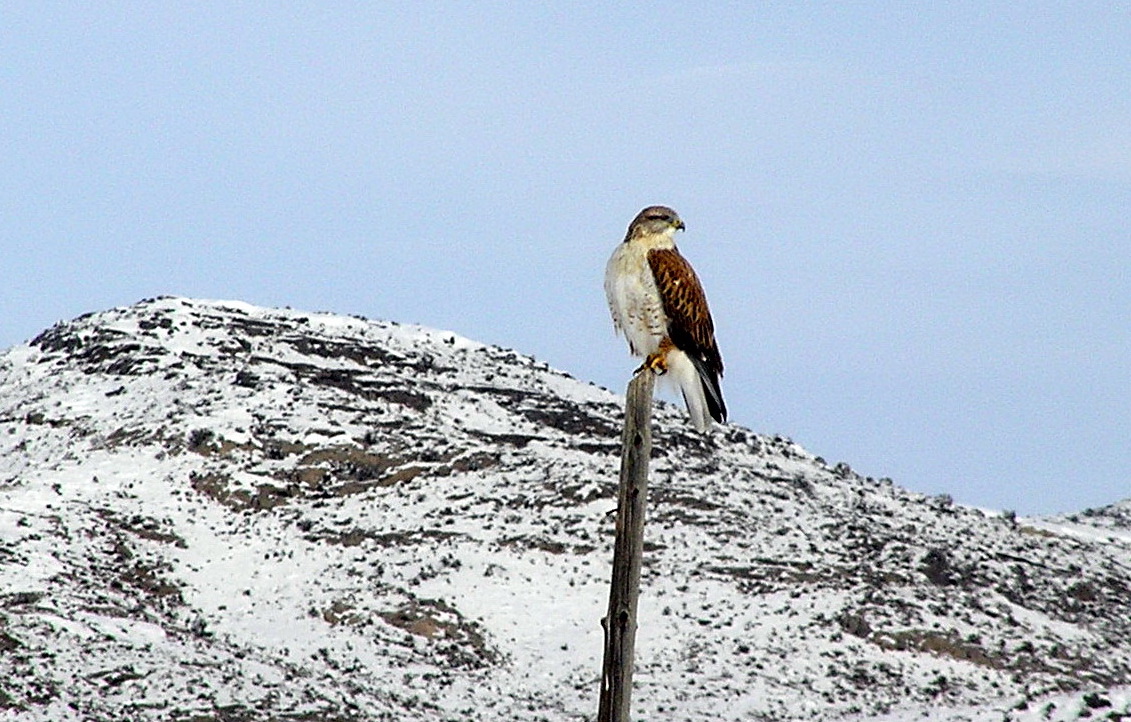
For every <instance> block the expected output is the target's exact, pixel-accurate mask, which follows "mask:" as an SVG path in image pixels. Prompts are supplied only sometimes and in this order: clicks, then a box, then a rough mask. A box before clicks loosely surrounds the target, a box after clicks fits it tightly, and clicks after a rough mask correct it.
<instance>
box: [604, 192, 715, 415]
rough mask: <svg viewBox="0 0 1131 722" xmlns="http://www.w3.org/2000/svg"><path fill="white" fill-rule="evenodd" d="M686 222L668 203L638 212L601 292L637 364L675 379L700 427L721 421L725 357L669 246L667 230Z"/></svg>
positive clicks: (689, 274)
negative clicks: (639, 361)
mask: <svg viewBox="0 0 1131 722" xmlns="http://www.w3.org/2000/svg"><path fill="white" fill-rule="evenodd" d="M684 228H685V226H684V224H683V221H682V220H680V217H679V215H678V214H676V212H675V211H673V210H672V209H671V208H668V207H666V206H649V207H648V208H645V209H644V210H642V211H640V213H639V214H637V216H636V218H634V219H633V220H632V223H630V224H629V226H628V233H627V234H626V235H625V237H624V242H623V243H621V244H620V245H619V246H617V249H616V250H615V251H613V255H612V257H611V258H609V263H608V265H607V266H606V267H605V295H606V296H608V299H609V310H611V311H612V314H613V325H614V326H615V327H616V330H617V331H618V332H621V333H623V334H624V335H625V338H626V339H627V340H628V349H629V351H630V352H631V353H632V355H634V356H643V357H644V364H643V365H642V366H641V367H640V368H641V369H643V368H650V369H652V371H653V372H655V373H656V374H657V375H660V374H663V375H665V376H666V378H668V379H669V380H670V381H672V382H674V384H675V386H676V387H677V388H678V389H679V390H680V392H681V393H682V394H683V400H684V402H685V403H686V404H687V412H688V414H690V416H691V422H692V424H694V426H695V428H696V429H698V430H699V431H706V430H707V429H709V428H710V425H711V419H714V420H715V421H718V422H719V423H723V422H724V421H726V416H727V409H726V405H725V404H724V403H723V393H722V389H720V388H719V377H720V376H722V374H723V360H722V357H721V356H720V355H719V347H718V346H717V345H716V343H715V325H714V323H713V322H712V321H711V310H710V309H709V308H708V307H707V296H706V294H704V293H703V286H702V285H701V284H700V283H699V278H698V277H697V276H696V275H695V271H694V270H692V268H691V264H690V263H688V262H687V260H686V259H685V258H684V257H683V256H681V255H680V254H679V249H677V248H676V246H675V240H674V238H673V236H674V235H675V232H676V231H682V230H684Z"/></svg>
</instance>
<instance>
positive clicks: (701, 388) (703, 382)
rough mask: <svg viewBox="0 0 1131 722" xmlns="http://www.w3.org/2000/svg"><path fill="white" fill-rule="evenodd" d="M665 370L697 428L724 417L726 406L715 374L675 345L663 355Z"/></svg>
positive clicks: (705, 426)
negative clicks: (675, 347) (666, 368)
mask: <svg viewBox="0 0 1131 722" xmlns="http://www.w3.org/2000/svg"><path fill="white" fill-rule="evenodd" d="M666 361H667V367H668V373H667V374H665V376H667V377H668V378H670V379H671V381H673V382H674V383H675V385H676V386H677V387H678V388H679V390H680V393H681V394H682V395H683V401H684V403H685V404H687V413H688V415H690V416H691V423H692V424H693V425H694V426H695V428H696V429H698V430H699V431H706V430H707V429H709V428H710V427H711V419H714V420H715V421H718V422H719V423H722V422H724V421H726V406H725V405H724V404H723V396H722V392H721V391H720V390H719V382H718V377H717V376H716V375H714V374H712V373H710V370H709V369H707V368H706V367H705V366H703V364H702V363H701V362H696V360H695V359H694V357H692V356H690V355H689V354H686V353H684V352H683V351H680V350H678V349H675V350H673V351H671V352H669V353H668V355H667V359H666ZM661 378H662V377H661Z"/></svg>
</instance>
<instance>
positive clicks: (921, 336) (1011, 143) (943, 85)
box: [0, 1, 1131, 513]
mask: <svg viewBox="0 0 1131 722" xmlns="http://www.w3.org/2000/svg"><path fill="white" fill-rule="evenodd" d="M640 5H641V4H640V3H609V2H603V3H588V4H582V3H569V4H564V3H563V4H553V5H539V4H533V3H531V4H520V3H513V2H508V3H454V2H453V3H423V2H404V3H368V2H355V3H344V2H341V3H318V4H308V5H304V6H299V5H297V4H287V3H268V2H258V3H256V2H247V3H228V2H200V3H191V4H190V3H142V2H130V3H125V2H122V3H109V2H107V3H82V4H79V3H53V2H42V1H38V2H6V3H5V4H4V5H3V8H2V9H0V132H2V137H0V141H2V143H0V163H2V170H3V172H2V174H0V184H2V192H0V250H2V254H3V259H4V260H3V269H4V282H3V283H2V284H0V302H2V304H3V308H4V313H3V314H2V317H0V347H7V346H10V345H12V344H15V343H19V342H21V341H23V340H26V339H27V338H29V337H31V336H33V335H34V334H36V333H37V332H38V331H39V330H41V329H43V328H44V327H46V326H48V325H50V324H52V323H54V322H55V321H57V320H60V319H66V318H71V317H74V316H77V315H79V314H82V313H85V312H88V311H94V310H101V309H104V308H108V307H111V306H116V305H122V304H128V303H132V302H134V301H137V300H139V299H141V298H144V297H148V296H154V295H159V294H178V295H188V296H197V297H205V298H228V299H241V300H245V301H249V302H252V303H257V304H262V305H278V306H282V305H288V306H292V307H295V308H300V309H306V310H327V311H335V312H340V313H352V314H361V315H366V316H369V317H373V318H384V319H390V320H395V321H404V322H416V323H422V324H426V325H429V326H435V327H439V328H445V329H451V330H454V331H457V332H459V333H461V334H464V335H466V336H470V337H472V338H475V339H477V340H481V341H485V342H490V343H497V344H501V345H504V346H510V347H513V348H515V349H517V350H519V351H522V352H524V353H529V354H533V355H535V356H537V357H539V358H541V359H543V360H545V361H547V362H549V363H550V364H552V365H553V366H555V367H557V368H560V369H563V370H565V371H568V372H569V373H571V374H573V375H574V376H576V377H578V378H580V379H584V380H591V381H594V382H597V383H599V384H601V385H604V386H608V387H611V388H613V389H616V390H618V391H622V390H623V388H624V385H625V383H626V382H627V379H628V376H629V373H630V372H631V370H632V369H633V368H634V366H635V362H634V361H633V360H631V359H629V357H628V355H627V352H626V350H625V346H624V343H623V341H622V340H621V339H618V338H615V337H614V336H613V335H612V329H611V323H610V321H609V317H608V312H607V310H606V307H605V301H604V297H603V291H602V287H601V280H602V275H603V272H604V264H605V260H606V258H607V257H608V255H609V253H610V252H611V251H612V249H613V247H614V246H615V245H616V243H618V242H619V241H620V240H621V238H622V236H623V233H624V229H625V227H626V225H627V224H628V222H629V220H631V218H632V217H633V215H635V214H636V212H637V211H638V210H639V209H640V208H641V207H643V206H645V205H649V204H652V203H665V204H668V205H671V206H673V207H674V208H676V209H677V210H678V211H679V212H680V214H681V215H682V216H683V218H684V220H685V221H686V222H687V225H688V231H687V233H686V234H684V235H683V236H682V237H681V238H680V247H681V250H682V251H683V252H684V254H685V255H686V256H688V257H689V258H690V259H691V260H692V262H693V263H694V264H695V266H696V268H697V269H698V270H699V274H700V276H701V277H702V279H703V281H704V284H705V286H706V289H707V293H708V296H709V298H710V301H711V305H712V309H713V311H714V315H715V319H716V324H717V327H718V336H719V343H720V346H721V348H722V351H723V355H724V358H725V361H726V364H727V373H726V376H725V378H724V392H725V394H726V397H727V401H728V404H729V406H730V408H731V411H732V417H733V419H734V420H735V421H736V422H738V423H740V424H743V425H745V426H749V427H751V428H753V429H755V430H757V431H760V432H766V433H781V434H786V435H789V436H791V437H792V438H794V439H795V440H796V441H798V442H800V443H801V444H803V445H804V446H806V447H807V448H808V449H810V450H811V451H812V452H813V453H816V454H820V455H822V456H824V457H825V458H826V459H828V460H829V461H841V460H843V461H847V462H848V463H850V464H851V465H852V466H853V467H854V468H856V469H857V470H858V471H860V472H861V473H863V474H866V475H871V476H877V477H879V476H890V477H892V478H893V479H894V480H895V481H896V482H897V483H899V484H902V485H904V486H907V487H909V488H912V489H915V490H918V491H923V492H927V493H949V494H951V495H952V496H953V497H954V498H955V499H956V500H958V501H960V502H964V503H969V504H977V505H982V506H987V507H991V508H1005V509H1016V510H1018V511H1020V512H1022V513H1034V512H1054V511H1062V510H1072V509H1079V508H1083V507H1087V506H1097V505H1102V504H1105V503H1109V502H1112V501H1115V500H1117V499H1119V498H1123V497H1128V496H1131V364H1129V362H1128V359H1129V355H1131V354H1129V352H1131V279H1129V270H1128V269H1129V268H1131V211H1129V209H1131V90H1129V89H1131V5H1128V4H1126V3H1117V2H1111V3H1096V2H1063V3H1039V2H1035V3H1017V2H1010V3H994V2H984V1H983V2H948V3H894V2H893V3H870V4H869V3H839V4H833V3H794V2H781V3H756V2H741V3H740V2H730V3H697V4H694V7H692V5H693V4H691V3H664V4H652V5H649V6H647V7H646V8H642V7H640Z"/></svg>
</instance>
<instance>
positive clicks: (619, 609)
mask: <svg viewBox="0 0 1131 722" xmlns="http://www.w3.org/2000/svg"><path fill="white" fill-rule="evenodd" d="M655 383H656V377H655V374H653V373H652V371H651V370H650V369H643V370H641V371H640V372H639V373H637V374H636V376H635V377H633V379H632V381H631V382H629V384H628V400H627V402H626V403H625V413H624V435H623V437H622V439H623V448H622V450H621V462H620V493H619V494H618V496H617V535H616V541H615V543H614V546H613V578H612V584H611V585H610V586H609V611H608V614H607V615H606V616H605V618H604V619H602V620H601V626H602V627H604V628H605V661H604V664H603V665H602V669H601V702H600V708H599V710H598V712H597V722H629V717H628V712H629V706H630V703H631V701H632V666H633V658H634V652H635V646H636V602H637V599H638V598H639V596H640V564H641V558H642V556H643V553H644V510H645V506H646V504H647V501H648V459H649V457H650V456H651V454H652V391H653V388H654V386H655Z"/></svg>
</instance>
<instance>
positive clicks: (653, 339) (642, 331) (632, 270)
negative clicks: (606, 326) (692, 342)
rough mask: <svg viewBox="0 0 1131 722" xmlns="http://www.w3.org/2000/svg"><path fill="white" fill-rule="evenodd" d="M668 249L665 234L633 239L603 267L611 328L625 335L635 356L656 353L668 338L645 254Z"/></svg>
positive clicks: (664, 317)
mask: <svg viewBox="0 0 1131 722" xmlns="http://www.w3.org/2000/svg"><path fill="white" fill-rule="evenodd" d="M653 239H654V240H653ZM650 241H651V242H650ZM671 246H672V241H671V238H670V236H668V235H666V234H657V235H656V236H652V237H650V238H648V239H644V238H637V239H633V240H631V241H627V242H625V243H621V244H620V245H619V246H617V248H616V250H615V251H613V255H612V256H611V257H610V258H609V263H608V265H607V266H606V267H605V295H606V296H608V299H609V310H610V311H612V314H613V325H614V326H616V329H617V330H618V331H621V332H623V333H624V335H625V338H627V339H628V347H629V350H630V351H631V352H632V353H633V355H635V356H648V355H649V354H653V353H655V352H656V351H657V350H659V347H660V340H661V339H663V337H664V335H665V334H667V328H668V318H667V315H666V314H665V313H664V304H663V301H662V300H661V299H660V291H659V289H658V288H657V287H656V279H655V278H654V277H653V275H652V267H651V266H650V265H648V251H650V250H652V249H653V248H662V247H669V248H670V247H671Z"/></svg>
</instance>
